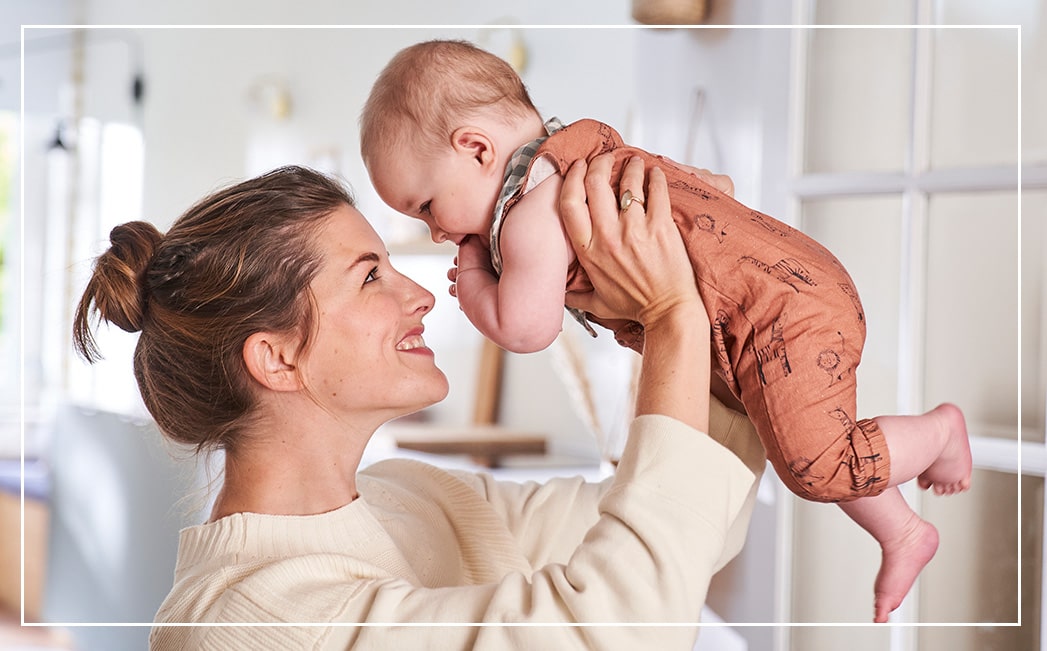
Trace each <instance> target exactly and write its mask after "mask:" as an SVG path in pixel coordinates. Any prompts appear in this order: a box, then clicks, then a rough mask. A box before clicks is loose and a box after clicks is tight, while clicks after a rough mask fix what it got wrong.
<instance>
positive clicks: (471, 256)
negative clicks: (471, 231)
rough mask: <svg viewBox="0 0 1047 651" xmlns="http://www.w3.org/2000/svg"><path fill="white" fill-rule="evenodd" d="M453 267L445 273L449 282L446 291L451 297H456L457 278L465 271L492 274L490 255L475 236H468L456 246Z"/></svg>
mask: <svg viewBox="0 0 1047 651" xmlns="http://www.w3.org/2000/svg"><path fill="white" fill-rule="evenodd" d="M454 264H455V266H453V267H451V268H450V269H448V271H447V279H448V280H450V281H451V286H450V287H449V288H448V291H449V292H450V293H451V296H458V276H460V275H462V274H464V273H465V272H467V271H473V270H479V271H483V272H485V273H488V274H490V275H491V276H494V275H496V274H495V273H494V267H492V266H491V254H490V252H489V251H488V250H487V247H486V246H485V245H484V243H483V241H482V240H481V239H480V238H479V237H477V236H476V235H470V236H468V237H466V238H465V239H464V240H462V243H461V244H459V245H458V255H456V256H455V258H454Z"/></svg>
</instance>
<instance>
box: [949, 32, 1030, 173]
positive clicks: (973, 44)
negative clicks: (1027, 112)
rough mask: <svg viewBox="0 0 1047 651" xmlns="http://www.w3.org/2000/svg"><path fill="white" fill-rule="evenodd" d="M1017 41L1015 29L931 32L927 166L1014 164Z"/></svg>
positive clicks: (1018, 128) (1017, 131)
mask: <svg viewBox="0 0 1047 651" xmlns="http://www.w3.org/2000/svg"><path fill="white" fill-rule="evenodd" d="M1018 41H1019V32H1018V30H1017V29H1014V28H1004V27H979V28H974V29H935V30H933V42H934V46H933V47H934V57H933V60H934V64H933V65H934V72H933V83H932V91H931V92H932V100H931V101H932V119H931V124H930V127H931V167H932V168H942V167H957V166H965V165H1016V164H1017V163H1018V162H1019V159H1018V153H1019V151H1020V149H1019V146H1018V140H1019V136H1020V134H1021V123H1020V121H1019V119H1018V118H1019V112H1018V111H1019V107H1018V98H1019V97H1020V92H1021V91H1020V87H1019V84H1020V77H1019V71H1020V65H1021V62H1020V52H1019V43H1018ZM971 80H974V83H971Z"/></svg>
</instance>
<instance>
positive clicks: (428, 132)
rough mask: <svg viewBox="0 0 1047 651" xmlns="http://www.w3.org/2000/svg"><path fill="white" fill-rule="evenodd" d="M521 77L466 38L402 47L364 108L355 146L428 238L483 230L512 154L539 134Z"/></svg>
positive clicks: (384, 194)
mask: <svg viewBox="0 0 1047 651" xmlns="http://www.w3.org/2000/svg"><path fill="white" fill-rule="evenodd" d="M543 134H544V131H543V130H542V120H541V116H540V115H539V114H538V111H537V109H535V107H534V104H533V103H532V102H531V98H530V96H529V95H528V93H527V88H526V87H525V86H524V84H523V81H522V80H521V79H520V77H519V75H517V74H516V72H515V71H514V70H513V69H512V67H511V66H509V64H508V63H506V62H505V61H503V60H502V59H500V58H499V57H497V56H495V55H493V54H491V53H490V52H486V51H484V50H481V49H480V48H478V47H476V46H474V45H472V44H470V43H467V42H464V41H428V42H425V43H418V44H416V45H412V46H410V47H407V48H405V49H403V50H401V51H400V52H399V53H398V54H397V55H396V56H395V57H393V59H392V60H391V61H390V62H389V64H388V65H386V67H385V69H384V70H382V72H381V74H379V76H378V79H377V81H376V82H375V84H374V87H373V88H372V89H371V94H370V97H368V99H367V103H366V105H365V106H364V110H363V113H362V114H361V116H360V149H361V154H362V156H363V160H364V165H366V166H367V170H368V173H369V174H370V176H371V182H372V184H373V185H374V187H375V190H376V191H377V192H378V195H379V196H380V197H381V198H382V200H383V201H385V202H386V203H387V204H389V206H391V207H392V208H394V209H395V210H397V211H399V212H402V213H404V214H405V215H408V216H410V217H415V218H417V219H421V220H423V221H425V222H426V224H428V225H429V229H430V231H431V232H432V235H433V240H434V241H443V240H445V239H450V240H453V241H455V242H456V243H458V242H461V240H462V239H463V238H464V237H465V236H466V235H470V234H486V233H487V230H488V229H489V228H490V223H491V219H492V212H493V210H494V204H495V201H496V199H497V196H498V193H499V189H500V188H501V184H502V179H503V176H504V172H505V165H506V163H507V162H508V160H509V157H510V156H512V154H513V152H514V151H515V150H516V149H517V148H518V147H519V146H520V145H522V144H524V143H526V142H527V141H529V140H531V139H533V138H536V137H538V136H540V135H543Z"/></svg>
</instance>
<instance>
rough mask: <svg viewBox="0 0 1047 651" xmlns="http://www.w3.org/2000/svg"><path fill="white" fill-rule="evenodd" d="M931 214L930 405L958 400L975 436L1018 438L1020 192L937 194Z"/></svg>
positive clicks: (928, 293)
mask: <svg viewBox="0 0 1047 651" xmlns="http://www.w3.org/2000/svg"><path fill="white" fill-rule="evenodd" d="M929 214H930V217H929V224H928V236H927V241H928V245H927V291H926V296H927V318H926V327H927V337H926V341H927V348H926V371H925V377H926V386H925V403H926V405H927V406H929V407H930V406H934V405H936V404H938V403H940V402H946V401H948V402H955V403H956V404H957V405H959V406H960V407H961V408H962V409H963V410H964V413H965V414H966V416H967V420H968V425H969V426H970V428H971V434H972V435H977V436H993V435H996V436H1004V437H1008V438H1016V436H1017V431H1016V429H1015V428H1016V427H1017V425H1018V392H1019V387H1018V383H1019V376H1018V362H1019V358H1018V353H1019V344H1018V342H1019V339H1018V320H1019V311H1018V310H1019V294H1018V287H1019V285H1018V282H1019V278H1018V276H1019V265H1018V259H1019V239H1018V195H1017V193H1016V192H1002V193H980V194H949V195H935V196H932V197H931V198H930V204H929ZM982 425H985V426H989V430H988V431H982V430H983V428H981V427H980V426H982Z"/></svg>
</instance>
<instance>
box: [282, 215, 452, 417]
mask: <svg viewBox="0 0 1047 651" xmlns="http://www.w3.org/2000/svg"><path fill="white" fill-rule="evenodd" d="M319 247H320V251H321V254H322V260H323V263H322V266H321V269H320V271H319V273H318V274H317V275H316V278H314V279H313V282H312V284H311V285H310V289H311V290H312V293H313V296H314V299H315V301H316V311H317V314H316V332H315V336H314V337H313V339H312V343H311V344H310V347H309V351H308V353H307V355H306V359H305V362H304V364H302V365H301V370H302V375H303V377H304V379H305V382H306V383H307V385H308V387H309V389H310V391H312V392H313V394H314V396H315V398H316V399H317V400H319V401H320V402H321V404H323V405H324V406H325V407H327V408H329V409H331V410H333V411H334V412H335V413H337V414H339V415H345V416H349V417H364V418H368V417H372V416H376V417H378V418H379V419H381V421H382V422H384V421H385V420H388V419H390V418H394V417H396V416H401V415H403V414H407V413H410V412H413V411H417V410H419V409H421V408H423V407H427V406H429V405H431V404H433V403H435V402H439V401H440V400H442V399H443V398H444V397H446V396H447V389H448V387H447V378H446V377H445V376H444V374H443V372H442V371H441V370H440V369H438V368H437V367H436V362H435V359H434V356H433V351H431V350H429V348H427V347H426V346H425V342H424V341H423V339H422V330H423V326H422V317H423V316H425V315H426V314H427V313H428V312H429V310H431V309H432V307H433V303H434V299H433V295H432V294H431V293H429V292H428V291H426V290H425V289H424V288H422V287H420V286H419V285H418V284H417V283H415V282H414V281H412V280H411V279H409V278H407V277H406V276H403V275H401V274H400V273H399V272H397V271H396V270H395V269H393V267H392V265H390V264H389V256H388V253H387V251H386V248H385V244H384V243H383V242H382V240H381V238H380V237H378V234H377V233H375V231H374V229H373V228H371V225H370V224H369V223H367V220H366V219H364V217H363V215H361V214H360V212H359V211H357V210H356V209H355V208H351V207H349V206H346V205H343V206H342V207H340V208H338V209H337V210H336V211H335V212H334V213H332V214H331V216H330V217H329V218H328V220H327V224H326V225H325V226H324V227H323V229H322V230H321V231H320V233H319Z"/></svg>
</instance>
